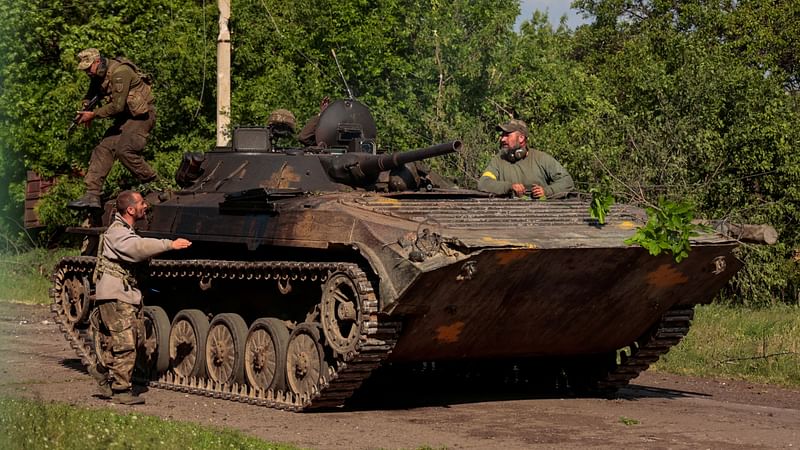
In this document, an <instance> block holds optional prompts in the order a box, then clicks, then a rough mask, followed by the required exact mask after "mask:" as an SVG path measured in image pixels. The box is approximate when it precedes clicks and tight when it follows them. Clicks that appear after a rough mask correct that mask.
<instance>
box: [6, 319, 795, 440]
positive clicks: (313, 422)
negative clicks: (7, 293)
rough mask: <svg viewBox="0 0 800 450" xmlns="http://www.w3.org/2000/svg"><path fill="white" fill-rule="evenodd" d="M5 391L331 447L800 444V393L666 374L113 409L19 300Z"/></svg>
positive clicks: (48, 327) (175, 397) (155, 394)
mask: <svg viewBox="0 0 800 450" xmlns="http://www.w3.org/2000/svg"><path fill="white" fill-rule="evenodd" d="M0 395H14V396H24V397H30V398H39V399H41V400H44V401H58V402H66V403H70V404H74V405H81V406H87V407H91V408H101V407H104V408H110V409H112V410H115V411H119V412H132V411H135V412H137V413H144V414H152V415H157V416H161V417H164V418H168V419H174V420H181V421H191V422H196V423H199V424H205V425H214V426H226V427H232V428H235V429H239V430H241V431H243V432H245V433H248V434H251V435H254V436H258V437H260V438H263V439H266V440H270V441H278V442H288V443H293V444H295V445H298V446H301V447H308V448H319V449H329V448H330V449H337V448H341V449H357V448H416V447H419V446H425V445H428V446H431V447H434V448H438V447H447V448H476V449H477V448H480V449H511V448H552V447H559V448H577V447H580V448H585V447H600V448H620V447H623V446H624V447H628V448H764V447H782V448H796V447H800V391H793V390H786V389H779V388H776V387H771V386H765V385H754V384H749V383H740V382H731V381H716V380H708V379H698V378H689V377H679V376H674V375H664V374H655V373H645V374H643V375H641V376H640V377H639V378H637V379H636V380H634V383H633V384H632V385H631V387H630V388H628V389H625V390H624V391H623V392H622V396H621V398H619V399H615V400H602V399H575V398H567V399H563V398H538V399H537V398H534V399H531V398H510V399H509V398H507V397H505V398H499V397H498V396H494V398H493V397H492V396H491V395H488V396H487V395H477V396H476V395H474V393H473V394H471V396H470V397H465V395H464V393H457V392H456V393H452V392H451V393H447V394H444V395H442V396H441V397H437V398H436V399H432V398H430V397H429V396H425V395H418V396H414V395H411V396H404V398H403V402H402V404H400V403H398V402H397V401H394V400H390V399H386V400H381V399H375V400H374V401H372V402H371V404H369V405H367V406H361V407H359V408H358V409H346V410H342V411H336V412H324V413H307V414H294V413H286V412H281V411H275V410H270V409H266V408H261V407H254V406H249V405H243V404H238V403H230V402H224V401H219V400H213V399H208V398H204V397H197V396H189V395H186V394H181V393H176V392H170V391H162V390H155V389H154V390H150V391H149V392H146V393H145V394H144V395H145V398H146V399H147V404H146V405H143V406H136V407H124V406H119V405H113V404H109V403H107V402H106V401H104V400H102V399H100V398H98V397H96V395H95V390H94V385H93V382H92V380H91V379H90V378H89V376H88V375H86V373H85V372H84V371H83V370H82V368H81V367H80V365H79V364H78V361H77V359H75V355H74V353H73V352H72V350H71V349H70V348H69V347H68V346H67V344H66V342H65V341H64V339H63V338H62V336H61V334H60V332H59V331H58V329H57V327H56V326H55V325H54V323H53V321H52V317H51V316H50V314H49V312H48V310H47V308H45V307H41V306H26V305H19V304H9V303H0ZM627 419H632V420H627ZM633 421H637V422H638V423H632V422H633ZM626 423H627V424H626Z"/></svg>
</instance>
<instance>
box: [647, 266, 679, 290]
mask: <svg viewBox="0 0 800 450" xmlns="http://www.w3.org/2000/svg"><path fill="white" fill-rule="evenodd" d="M687 281H689V277H687V276H686V275H684V274H682V273H681V272H680V271H678V270H677V269H675V268H674V267H673V266H671V265H670V264H662V265H660V266H659V267H658V269H656V270H654V271H652V272H650V273H648V274H647V284H649V285H650V286H653V287H656V288H658V289H665V288H670V287H672V286H675V285H678V284H684V283H686V282H687Z"/></svg>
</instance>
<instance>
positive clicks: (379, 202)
mask: <svg viewBox="0 0 800 450" xmlns="http://www.w3.org/2000/svg"><path fill="white" fill-rule="evenodd" d="M372 203H374V204H376V205H399V204H400V200H398V199H396V198H386V197H380V198H378V199H376V200H373V201H372Z"/></svg>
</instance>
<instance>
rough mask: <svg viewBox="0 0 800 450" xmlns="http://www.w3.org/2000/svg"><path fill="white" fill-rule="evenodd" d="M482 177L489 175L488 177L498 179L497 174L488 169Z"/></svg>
mask: <svg viewBox="0 0 800 450" xmlns="http://www.w3.org/2000/svg"><path fill="white" fill-rule="evenodd" d="M481 177H487V178H491V179H493V180H497V176H496V175H495V174H493V173H492V172H489V171H488V170H487V171H486V172H483V173H482V174H481Z"/></svg>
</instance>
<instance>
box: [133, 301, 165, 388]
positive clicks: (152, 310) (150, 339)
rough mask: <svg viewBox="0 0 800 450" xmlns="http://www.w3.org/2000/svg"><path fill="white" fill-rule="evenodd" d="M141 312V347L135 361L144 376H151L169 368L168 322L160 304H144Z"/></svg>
mask: <svg viewBox="0 0 800 450" xmlns="http://www.w3.org/2000/svg"><path fill="white" fill-rule="evenodd" d="M142 313H143V315H144V318H143V321H144V323H143V329H144V336H142V337H141V339H142V341H143V344H142V347H143V348H142V349H141V350H140V351H139V357H138V358H137V361H136V363H137V365H138V366H139V367H138V368H139V369H140V370H141V371H142V372H143V373H144V374H145V375H146V376H152V375H155V374H159V373H162V372H165V371H166V370H167V369H168V368H169V333H170V323H169V317H168V316H167V313H166V312H165V311H164V308H161V307H160V306H145V307H144V310H143V311H142Z"/></svg>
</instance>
